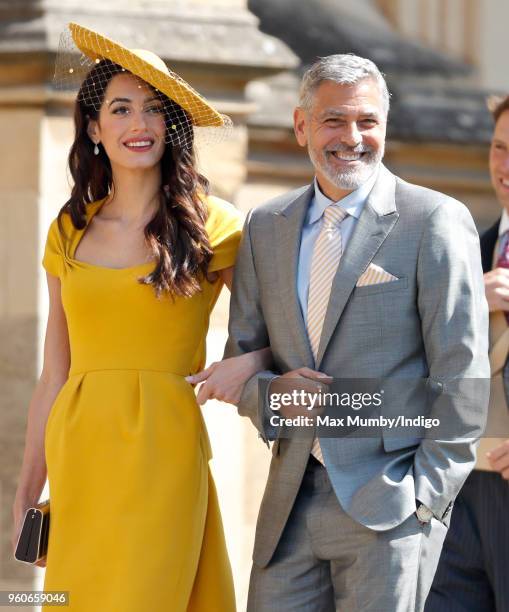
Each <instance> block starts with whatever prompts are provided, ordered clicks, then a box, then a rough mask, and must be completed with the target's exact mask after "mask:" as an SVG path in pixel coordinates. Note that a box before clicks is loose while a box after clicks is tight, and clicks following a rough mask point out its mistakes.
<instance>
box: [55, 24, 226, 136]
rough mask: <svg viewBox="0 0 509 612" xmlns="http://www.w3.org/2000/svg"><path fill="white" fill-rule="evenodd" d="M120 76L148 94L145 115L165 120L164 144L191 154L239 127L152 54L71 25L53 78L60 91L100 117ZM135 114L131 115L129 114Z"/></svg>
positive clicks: (65, 32) (60, 47)
mask: <svg viewBox="0 0 509 612" xmlns="http://www.w3.org/2000/svg"><path fill="white" fill-rule="evenodd" d="M119 74H128V75H132V77H133V78H134V79H135V81H136V82H137V85H138V87H139V88H145V89H147V90H148V91H149V95H147V96H145V97H144V102H143V108H141V109H140V110H141V111H142V112H143V113H146V114H147V116H154V115H160V116H162V117H163V118H164V124H165V129H164V141H165V143H167V144H168V143H169V144H172V145H177V146H180V147H184V148H191V147H192V146H193V144H195V143H196V144H197V145H199V146H201V145H208V144H216V143H218V142H221V141H222V140H224V139H225V138H226V137H228V136H229V135H230V133H231V131H232V128H233V125H232V121H231V119H230V118H229V117H228V116H227V115H223V114H221V113H219V112H218V111H217V110H216V109H215V108H214V107H213V106H212V105H211V104H210V103H209V102H208V101H207V100H206V99H205V98H204V97H203V96H201V95H200V94H199V93H198V92H197V91H196V90H195V89H193V88H192V87H191V85H189V84H188V83H187V82H186V81H185V80H184V79H182V78H181V77H180V76H179V75H178V74H176V73H175V72H173V71H172V70H170V69H169V68H168V67H167V66H166V64H165V63H164V62H163V60H162V59H161V58H159V57H158V56H157V55H156V54H155V53H152V52H151V51H146V50H143V49H128V48H126V47H124V46H123V45H121V44H120V43H116V42H114V41H112V40H110V39H108V38H106V37H105V36H103V35H101V34H98V33H97V32H94V31H92V30H89V29H87V28H84V27H83V26H79V25H77V24H73V23H71V24H69V26H68V28H66V29H65V30H64V32H63V33H62V34H61V36H60V43H59V48H58V53H57V57H56V64H55V74H54V78H53V82H54V86H55V88H56V89H58V90H61V91H67V92H74V91H75V92H77V99H78V101H79V102H80V103H81V104H83V105H84V106H85V107H89V108H91V109H94V111H95V112H99V111H100V109H101V107H102V105H103V103H104V102H108V100H107V99H106V93H107V86H108V84H109V83H110V81H111V80H112V79H113V78H114V77H115V76H116V75H119ZM127 110H129V109H127Z"/></svg>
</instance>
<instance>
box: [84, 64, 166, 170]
mask: <svg viewBox="0 0 509 612" xmlns="http://www.w3.org/2000/svg"><path fill="white" fill-rule="evenodd" d="M164 118H165V114H164V103H163V102H162V100H160V99H159V98H158V97H157V96H156V95H155V93H154V90H153V89H152V88H151V87H150V86H149V85H147V84H146V83H145V82H144V81H142V80H141V79H139V78H138V77H135V76H133V75H132V74H128V73H126V74H117V75H115V76H114V77H113V78H112V79H111V81H110V82H109V83H108V86H107V88H106V92H105V96H104V101H103V103H102V106H101V110H100V111H99V117H98V119H97V120H96V121H93V120H91V121H90V123H89V126H88V134H89V136H90V138H91V139H92V140H93V141H94V142H100V143H101V146H103V147H104V149H105V151H106V154H107V155H108V158H109V159H110V162H111V164H112V166H120V167H124V168H130V169H143V168H152V167H153V166H155V165H156V164H158V163H159V162H160V160H161V157H162V156H163V153H164V149H165V146H166V145H165V134H166V126H165V122H164Z"/></svg>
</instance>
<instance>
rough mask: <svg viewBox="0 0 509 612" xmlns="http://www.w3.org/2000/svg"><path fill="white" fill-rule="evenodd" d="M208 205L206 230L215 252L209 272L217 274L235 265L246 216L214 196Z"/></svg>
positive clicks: (208, 200)
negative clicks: (218, 271) (216, 272)
mask: <svg viewBox="0 0 509 612" xmlns="http://www.w3.org/2000/svg"><path fill="white" fill-rule="evenodd" d="M207 204H208V209H209V216H208V219H207V222H206V229H207V232H208V235H209V241H210V245H211V247H212V249H213V251H214V254H213V256H212V259H211V260H210V263H209V267H208V270H209V272H215V271H217V270H223V269H224V268H230V267H231V266H233V265H234V264H235V258H236V256H237V249H238V248H239V243H240V237H241V235H242V226H243V224H244V215H243V214H242V213H241V212H240V211H239V210H237V209H236V208H235V207H234V206H233V205H232V204H230V203H229V202H226V201H225V200H221V199H220V198H216V197H214V196H209V197H208V198H207Z"/></svg>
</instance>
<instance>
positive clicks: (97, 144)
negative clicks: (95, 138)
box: [94, 142, 99, 155]
mask: <svg viewBox="0 0 509 612" xmlns="http://www.w3.org/2000/svg"><path fill="white" fill-rule="evenodd" d="M94 155H99V143H97V142H96V143H95V147H94Z"/></svg>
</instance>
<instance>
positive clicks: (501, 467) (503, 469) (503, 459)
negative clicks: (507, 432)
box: [486, 440, 509, 480]
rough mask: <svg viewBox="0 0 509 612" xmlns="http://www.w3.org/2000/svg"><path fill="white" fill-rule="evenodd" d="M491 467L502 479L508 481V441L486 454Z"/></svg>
mask: <svg viewBox="0 0 509 612" xmlns="http://www.w3.org/2000/svg"><path fill="white" fill-rule="evenodd" d="M486 456H487V457H488V461H489V462H490V465H491V467H492V468H493V469H494V470H495V471H496V472H499V473H500V474H501V475H502V477H503V478H505V479H506V480H509V440H506V441H505V442H502V444H501V445H500V446H497V448H495V449H494V450H492V451H490V452H489V453H486Z"/></svg>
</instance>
